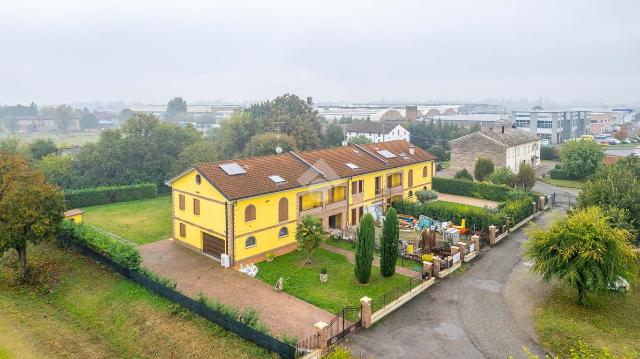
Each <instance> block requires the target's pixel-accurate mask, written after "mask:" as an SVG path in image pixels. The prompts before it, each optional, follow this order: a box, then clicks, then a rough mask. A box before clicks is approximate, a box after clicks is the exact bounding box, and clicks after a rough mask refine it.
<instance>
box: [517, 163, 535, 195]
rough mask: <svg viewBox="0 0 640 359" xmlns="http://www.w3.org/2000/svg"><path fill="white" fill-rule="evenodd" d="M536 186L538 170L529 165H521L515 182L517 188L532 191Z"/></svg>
mask: <svg viewBox="0 0 640 359" xmlns="http://www.w3.org/2000/svg"><path fill="white" fill-rule="evenodd" d="M535 184H536V170H534V169H533V167H531V166H530V165H528V164H525V163H521V164H520V169H519V170H518V174H517V175H516V179H515V181H514V185H515V187H519V188H522V189H525V190H527V191H528V190H530V189H531V188H533V186H534V185H535Z"/></svg>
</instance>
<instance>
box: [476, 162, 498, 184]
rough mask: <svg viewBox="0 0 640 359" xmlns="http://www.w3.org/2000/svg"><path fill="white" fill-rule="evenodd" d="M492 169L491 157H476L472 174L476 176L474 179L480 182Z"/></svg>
mask: <svg viewBox="0 0 640 359" xmlns="http://www.w3.org/2000/svg"><path fill="white" fill-rule="evenodd" d="M493 170H494V166H493V161H491V159H489V158H485V157H478V159H477V160H476V166H475V168H474V169H473V176H474V177H475V178H476V181H480V182H482V181H484V180H485V179H486V178H487V177H489V176H490V175H491V174H492V173H493Z"/></svg>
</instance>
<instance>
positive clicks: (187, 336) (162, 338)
mask: <svg viewBox="0 0 640 359" xmlns="http://www.w3.org/2000/svg"><path fill="white" fill-rule="evenodd" d="M14 252H15V251H12V252H7V253H6V254H5V255H4V256H3V257H0V358H62V357H64V358H265V357H275V355H273V354H272V353H270V352H267V351H266V350H264V349H262V348H260V347H258V346H256V345H255V344H253V343H250V342H248V341H245V340H244V339H241V338H239V337H238V336H236V335H235V334H232V333H230V332H229V331H226V330H224V329H222V328H221V327H219V326H217V325H214V324H212V323H211V322H209V321H207V320H205V319H203V318H201V317H199V316H197V315H195V314H192V313H190V312H188V311H186V310H184V309H182V307H179V306H177V305H175V304H173V303H171V302H169V301H168V300H165V299H163V298H160V297H158V296H156V295H153V294H151V293H150V292H148V291H147V290H145V289H143V288H142V287H140V286H139V285H137V284H136V283H134V282H131V281H128V280H126V279H124V278H122V277H120V276H119V275H116V274H114V273H113V272H110V271H108V270H106V269H105V268H104V267H102V266H100V265H97V264H95V263H94V262H92V261H90V260H88V259H87V258H85V257H82V256H80V255H78V254H76V253H75V252H72V251H68V250H63V249H59V248H58V247H56V246H55V245H53V244H42V245H40V246H37V247H35V248H34V247H30V248H29V251H28V256H29V265H30V269H31V279H30V281H29V282H28V283H26V284H19V281H18V279H17V275H18V273H17V270H16V268H17V256H16V255H15V253H14Z"/></svg>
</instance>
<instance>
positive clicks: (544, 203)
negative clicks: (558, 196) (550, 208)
mask: <svg viewBox="0 0 640 359" xmlns="http://www.w3.org/2000/svg"><path fill="white" fill-rule="evenodd" d="M538 201H540V210H541V211H544V207H545V206H546V205H547V198H546V197H540V198H539V199H538Z"/></svg>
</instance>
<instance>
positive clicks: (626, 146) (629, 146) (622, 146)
mask: <svg viewBox="0 0 640 359" xmlns="http://www.w3.org/2000/svg"><path fill="white" fill-rule="evenodd" d="M638 146H640V143H621V144H619V145H609V146H606V147H605V149H607V150H630V149H634V148H636V147H638Z"/></svg>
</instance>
